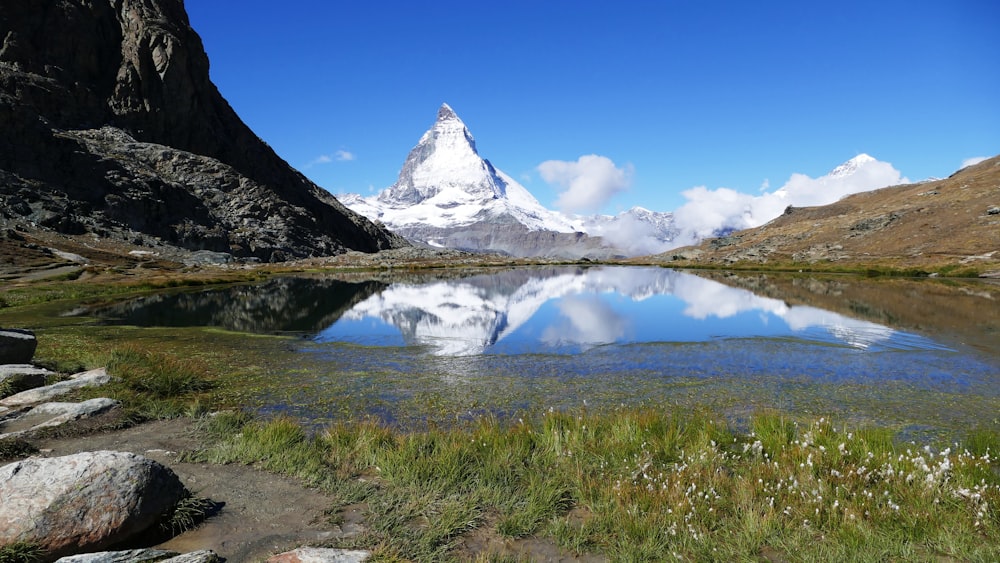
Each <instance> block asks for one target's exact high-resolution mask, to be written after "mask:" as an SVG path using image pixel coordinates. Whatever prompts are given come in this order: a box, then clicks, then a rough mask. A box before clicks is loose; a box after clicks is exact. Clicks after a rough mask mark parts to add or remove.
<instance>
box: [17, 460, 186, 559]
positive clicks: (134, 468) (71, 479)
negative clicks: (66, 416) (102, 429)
mask: <svg viewBox="0 0 1000 563" xmlns="http://www.w3.org/2000/svg"><path fill="white" fill-rule="evenodd" d="M188 494H189V493H188V492H187V490H186V489H185V488H184V485H183V484H181V482H180V479H178V478H177V475H176V474H174V472H173V471H171V470H170V469H169V468H167V467H164V466H163V465H161V464H159V463H157V462H155V461H153V460H151V459H148V458H145V457H143V456H139V455H136V454H133V453H125V452H112V451H98V452H84V453H79V454H73V455H68V456H62V457H55V458H28V459H25V460H21V461H17V462H14V463H11V464H8V465H5V466H3V467H0V499H3V502H2V503H0V545H3V544H7V543H13V542H28V543H35V544H38V545H39V546H40V547H41V548H42V549H43V550H45V552H46V553H47V555H48V556H49V557H58V556H62V555H70V554H73V553H79V552H82V551H94V550H100V549H103V548H106V547H108V546H110V545H114V544H117V543H120V542H123V541H126V540H129V539H130V538H134V537H135V536H136V535H138V534H140V533H142V532H144V531H146V530H147V529H149V528H150V527H151V526H153V525H155V524H157V523H158V522H159V521H160V520H161V519H162V518H163V516H164V514H165V513H166V512H167V511H169V510H170V509H172V508H173V507H174V506H176V505H177V503H178V502H179V501H180V500H181V499H182V498H184V497H185V496H187V495H188Z"/></svg>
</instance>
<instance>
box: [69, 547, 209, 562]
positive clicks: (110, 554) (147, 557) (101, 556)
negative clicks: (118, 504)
mask: <svg viewBox="0 0 1000 563" xmlns="http://www.w3.org/2000/svg"><path fill="white" fill-rule="evenodd" d="M146 561H150V562H153V561H157V562H159V563H216V562H218V561H220V559H219V556H218V555H217V554H216V553H215V552H214V551H212V550H210V549H202V550H198V551H192V552H190V553H177V552H176V551H166V550H163V549H129V550H127V551H99V552H97V553H82V554H80V555H70V556H68V557H62V558H60V559H59V560H57V561H56V563H143V562H146Z"/></svg>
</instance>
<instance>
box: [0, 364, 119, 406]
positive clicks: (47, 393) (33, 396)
mask: <svg viewBox="0 0 1000 563" xmlns="http://www.w3.org/2000/svg"><path fill="white" fill-rule="evenodd" d="M108 381H111V376H109V375H108V372H107V370H105V369H104V368H97V369H92V370H90V371H84V372H80V373H77V374H74V375H72V376H70V379H67V380H66V381H60V382H58V383H53V384H52V385H46V386H44V387H37V388H35V389H29V390H27V391H22V392H20V393H17V394H15V395H11V396H10V397H6V398H4V399H0V406H2V407H18V406H23V405H32V404H35V403H41V402H43V401H47V400H49V399H51V398H53V397H58V396H60V395H65V394H66V393H69V392H70V391H74V390H76V389H80V388H83V387H94V386H97V385H104V384H105V383H107V382H108Z"/></svg>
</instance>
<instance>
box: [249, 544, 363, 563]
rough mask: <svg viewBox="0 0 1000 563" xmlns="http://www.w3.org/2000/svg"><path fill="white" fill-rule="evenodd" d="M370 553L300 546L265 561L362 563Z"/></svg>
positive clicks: (268, 562)
mask: <svg viewBox="0 0 1000 563" xmlns="http://www.w3.org/2000/svg"><path fill="white" fill-rule="evenodd" d="M371 555H372V554H371V552H370V551H362V550H353V549H332V548H318V547H300V548H298V549H293V550H292V551H286V552H284V553H279V554H277V555H274V556H272V557H270V558H269V559H268V560H267V563H362V562H363V561H367V560H368V558H369V557H371Z"/></svg>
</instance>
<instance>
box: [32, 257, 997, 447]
mask: <svg viewBox="0 0 1000 563" xmlns="http://www.w3.org/2000/svg"><path fill="white" fill-rule="evenodd" d="M39 311H43V312H44V317H45V319H44V321H42V320H39V321H38V322H37V323H36V324H37V325H38V326H35V327H32V328H36V330H38V331H39V338H40V342H41V345H40V350H42V349H44V348H45V346H46V343H47V342H48V343H52V342H54V341H55V340H58V339H59V338H60V334H61V333H63V332H66V331H81V330H84V331H86V333H87V334H88V338H91V339H93V341H94V342H99V341H100V342H108V343H113V342H114V341H115V340H116V339H127V340H128V341H129V342H131V343H133V344H132V345H136V346H139V347H142V346H146V345H149V346H154V345H156V346H160V347H161V348H163V349H168V350H172V351H173V352H172V353H175V354H178V355H183V356H191V357H198V356H201V357H206V358H207V357H214V358H215V359H216V360H218V359H219V358H222V360H223V363H224V364H225V365H227V366H229V369H231V371H232V372H233V374H234V377H233V381H239V382H241V385H238V389H237V390H235V391H233V392H232V393H231V396H230V401H231V402H233V403H235V404H238V405H239V406H241V407H243V408H245V409H248V410H251V411H253V412H255V413H256V414H258V415H260V416H263V417H269V416H276V415H287V416H290V417H293V418H294V419H296V420H299V421H300V422H302V423H304V424H305V425H307V426H311V427H315V428H319V427H322V426H324V425H327V424H329V423H332V422H336V421H341V420H351V419H358V418H364V417H371V418H375V419H378V420H380V421H382V422H384V423H386V424H389V425H393V426H398V427H401V428H422V427H426V425H428V424H434V425H439V424H455V423H459V424H460V423H462V422H463V421H468V420H473V419H476V418H477V417H481V416H484V415H485V416H494V417H497V418H499V419H501V420H516V419H517V418H518V417H522V416H531V415H532V414H537V413H540V412H545V411H547V410H550V409H556V410H562V411H569V412H572V411H578V410H591V411H604V410H612V411H613V410H614V409H617V408H622V407H625V408H633V407H640V408H652V409H665V410H676V409H702V410H706V411H709V412H712V413H715V414H717V415H719V416H722V417H725V418H726V419H727V420H729V421H730V422H731V423H732V424H734V425H735V426H737V427H739V426H742V425H745V424H746V422H747V420H748V418H749V417H750V416H752V415H753V414H754V413H756V412H762V411H764V412H780V413H788V414H790V415H792V416H803V417H811V418H815V417H820V416H828V417H831V418H832V419H834V420H837V421H840V422H844V423H846V424H850V425H857V426H861V425H877V426H884V427H890V428H893V429H894V430H895V431H896V432H897V435H899V436H900V437H901V438H904V439H910V437H912V438H913V439H924V438H926V437H929V436H937V437H941V436H946V437H949V438H950V437H952V436H955V437H958V436H961V435H962V434H963V432H965V431H967V430H969V429H972V428H982V427H988V428H992V429H997V428H998V427H1000V420H998V418H1000V283H997V282H995V281H985V280H983V281H980V280H945V279H919V280H917V279H901V278H888V277H882V278H865V277H860V276H853V275H829V276H823V275H816V274H774V273H766V274H765V273H731V272H721V271H711V272H686V271H677V270H671V269H666V268H659V267H638V266H559V267H533V268H512V269H479V270H469V271H445V272H441V271H438V272H435V273H426V274H422V273H414V272H408V273H404V274H398V275H396V274H392V273H387V272H379V273H371V274H359V273H352V274H301V275H288V276H280V277H271V278H268V279H266V280H264V281H260V282H255V283H247V284H237V285H226V286H216V287H211V288H208V289H186V290H170V291H161V292H155V293H148V294H144V295H142V296H139V297H134V296H133V297H129V298H126V299H114V298H102V299H99V300H90V301H85V302H73V303H68V302H59V303H57V304H49V305H48V306H46V307H44V308H41V309H39ZM38 314H43V313H38ZM39 319H40V317H39ZM154 343H155V344H154Z"/></svg>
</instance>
